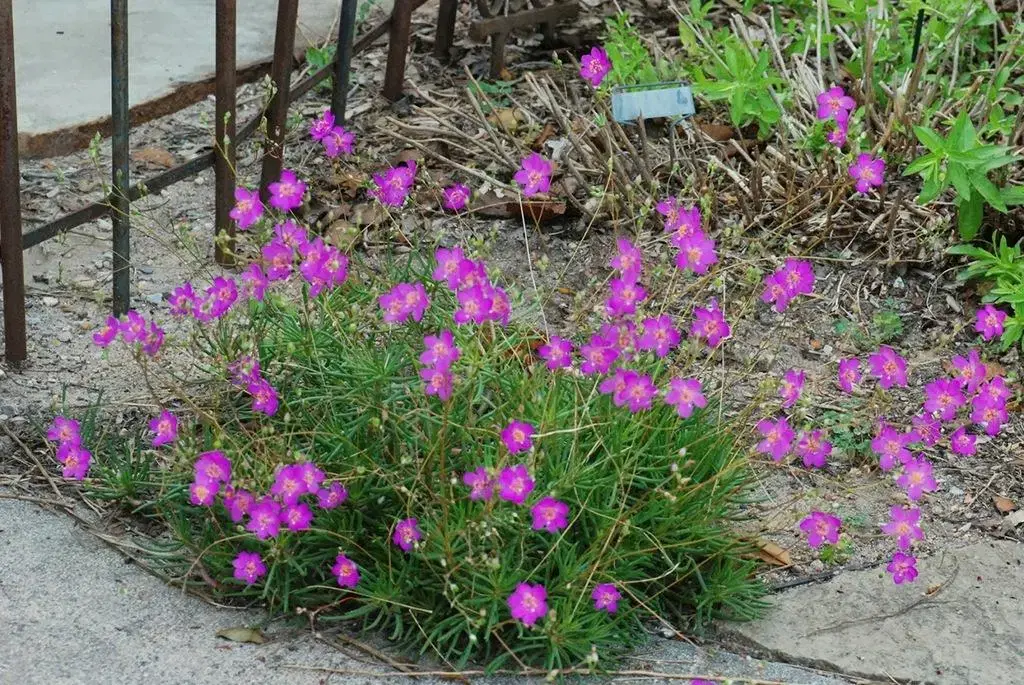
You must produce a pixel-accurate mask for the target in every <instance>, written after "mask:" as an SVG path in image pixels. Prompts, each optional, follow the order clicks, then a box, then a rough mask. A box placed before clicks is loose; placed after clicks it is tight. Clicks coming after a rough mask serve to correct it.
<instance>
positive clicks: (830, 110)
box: [818, 86, 857, 122]
mask: <svg viewBox="0 0 1024 685" xmlns="http://www.w3.org/2000/svg"><path fill="white" fill-rule="evenodd" d="M856 106H857V103H856V102H855V101H854V99H853V98H851V97H849V96H847V94H846V91H844V90H843V89H842V88H840V87H839V86H832V87H831V88H829V89H828V90H826V91H825V92H824V93H819V94H818V118H819V119H834V120H835V121H836V122H846V121H847V119H849V116H850V110H852V109H853V108H855V107H856Z"/></svg>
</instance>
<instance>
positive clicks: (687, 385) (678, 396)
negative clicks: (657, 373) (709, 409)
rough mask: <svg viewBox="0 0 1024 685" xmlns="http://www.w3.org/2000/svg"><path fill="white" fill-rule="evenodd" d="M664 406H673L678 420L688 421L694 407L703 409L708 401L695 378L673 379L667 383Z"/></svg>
mask: <svg viewBox="0 0 1024 685" xmlns="http://www.w3.org/2000/svg"><path fill="white" fill-rule="evenodd" d="M665 404H668V405H670V406H674V407H675V408H676V413H677V414H679V416H680V418H684V419H688V418H690V417H691V416H692V415H693V409H694V407H700V408H702V409H703V408H704V407H706V406H708V400H707V398H706V397H704V393H703V392H702V388H701V385H700V381H699V380H697V379H696V378H673V379H672V380H670V381H669V382H668V392H666V393H665Z"/></svg>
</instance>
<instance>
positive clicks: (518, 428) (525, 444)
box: [501, 421, 536, 454]
mask: <svg viewBox="0 0 1024 685" xmlns="http://www.w3.org/2000/svg"><path fill="white" fill-rule="evenodd" d="M535 431H536V429H535V428H534V427H533V426H532V425H530V424H528V423H524V422H523V421H513V422H511V423H510V424H508V425H507V426H505V429H504V430H502V431H501V441H502V442H503V443H505V448H506V449H507V450H508V451H509V453H510V454H519V453H520V452H528V451H530V449H531V448H533V439H532V438H533V434H534V432H535Z"/></svg>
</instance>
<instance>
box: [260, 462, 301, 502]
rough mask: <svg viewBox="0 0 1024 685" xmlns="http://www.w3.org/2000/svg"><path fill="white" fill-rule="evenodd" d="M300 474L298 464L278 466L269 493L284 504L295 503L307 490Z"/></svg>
mask: <svg viewBox="0 0 1024 685" xmlns="http://www.w3.org/2000/svg"><path fill="white" fill-rule="evenodd" d="M302 476H303V473H302V468H301V466H300V465H299V464H289V465H287V466H282V467H280V468H279V469H278V470H277V473H276V474H275V476H274V484H273V485H271V486H270V494H271V495H274V496H275V497H277V498H278V499H279V500H281V503H282V504H284V505H285V506H290V505H293V504H296V503H297V502H298V501H299V497H301V496H302V495H304V494H306V493H307V492H308V491H309V488H308V487H307V486H306V481H305V479H304V478H303V477H302Z"/></svg>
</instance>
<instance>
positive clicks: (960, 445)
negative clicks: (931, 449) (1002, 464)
mask: <svg viewBox="0 0 1024 685" xmlns="http://www.w3.org/2000/svg"><path fill="white" fill-rule="evenodd" d="M977 440H978V439H977V438H976V437H975V436H973V435H971V434H970V433H968V432H967V426H960V427H959V428H957V429H956V430H955V431H953V433H952V434H951V435H950V436H949V448H950V449H951V450H953V454H959V455H960V456H963V457H971V456H974V454H975V453H976V452H977V451H978V448H977V447H976V446H975V443H976V442H977Z"/></svg>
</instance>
